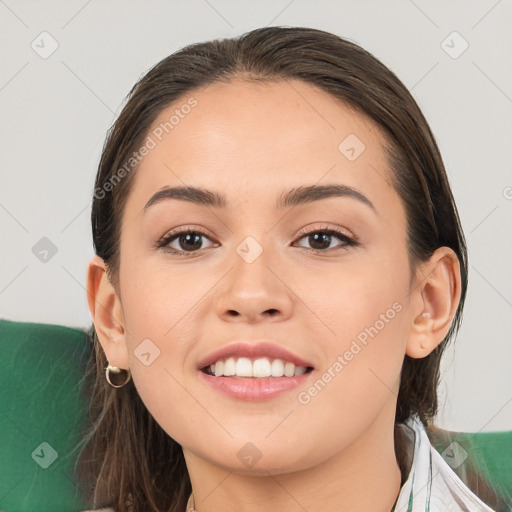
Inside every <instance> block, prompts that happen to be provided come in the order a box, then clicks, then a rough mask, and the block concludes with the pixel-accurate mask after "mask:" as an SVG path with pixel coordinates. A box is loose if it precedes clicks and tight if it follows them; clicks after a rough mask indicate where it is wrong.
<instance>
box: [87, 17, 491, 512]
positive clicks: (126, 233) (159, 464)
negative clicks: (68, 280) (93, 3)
mask: <svg viewBox="0 0 512 512" xmlns="http://www.w3.org/2000/svg"><path fill="white" fill-rule="evenodd" d="M92 226H93V238H94V245H95V250H96V256H95V257H94V258H93V259H92V260H91V262H90V265H89V269H88V285H87V292H88V299H89V308H90V311H91V315H92V318H93V321H94V329H93V330H92V331H91V341H92V343H93V344H94V351H93V354H94V360H93V361H91V367H90V379H92V380H94V387H93V389H92V390H91V392H92V397H93V400H92V407H91V416H92V419H93V420H94V424H93V429H91V432H90V435H89V436H88V438H87V439H86V442H85V450H84V453H83V456H82V460H81V474H82V476H81V478H82V479H83V481H87V482H88V483H89V486H90V487H89V488H90V491H91V492H90V495H91V499H92V501H93V502H94V506H95V507H96V506H97V507H106V506H108V507H113V508H112V509H110V510H116V511H125V510H135V511H142V510H144V511H149V510H151V511H163V510H169V511H179V512H182V511H184V510H185V509H186V510H197V511H198V512H208V511H219V510H222V511H231V510H244V511H260V510H284V511H295V510H307V511H308V512H316V511H319V510H322V511H339V510H351V511H358V510H361V511H363V510H364V511H367V510H372V511H375V512H378V511H382V512H388V511H390V510H396V511H406V510H414V511H420V510H421V511H424V510H431V511H434V510H482V511H491V510H493V508H491V505H492V506H497V505H496V504H498V505H499V503H500V501H499V497H498V496H495V495H493V494H492V492H491V493H490V494H491V495H492V496H491V497H489V498H487V503H486V502H484V500H483V499H481V497H479V496H477V494H476V493H475V492H473V490H472V489H471V488H470V487H469V486H468V482H463V481H462V480H460V478H459V477H458V476H457V474H456V472H455V471H454V470H453V469H452V468H451V467H450V466H449V465H448V464H447V463H446V462H445V461H444V460H443V458H442V457H441V456H440V454H439V453H438V452H436V451H435V450H434V449H433V448H432V447H431V445H430V442H429V437H428V436H427V432H430V431H432V429H433V428H434V427H433V426H432V421H433V418H434V416H435V414H436V411H437V392H436V388H437V382H438V377H439V364H440V358H441V354H442V352H443V350H444V348H445V346H446V344H447V343H448V342H449V340H450V339H451V338H452V337H453V336H454V334H455V332H456V330H457V328H458V326H459V324H460V320H461V314H462V308H463V304H464V298H465V294H466V287H467V261H466V246H465V241H464V235H463V233H462V230H461V226H460V222H459V217H458V214H457V209H456V206H455V204H454V200H453V196H452V193H451V190H450V186H449V183H448V179H447V176H446V173H445V169H444V166H443V162H442V159H441V156H440V154H439V150H438V147H437V145H436V142H435V140H434V137H433V135H432V133H431V131H430V129H429V126H428V124H427V122H426V120H425V118H424V117H423V115H422V113H421V112H420V110H419V108H418V106H417V104H416V103H415V101H414V99H413V98H412V97H411V95H410V94H409V92H408V91H407V89H406V88H405V87H404V85H403V84H402V83H401V82H400V81H399V80H398V79H397V78H396V76H395V75H394V74H393V73H392V72H391V71H390V70H389V69H387V68H386V67H385V66H384V65H383V64H381V63H380V62H379V61H378V60H376V59H375V58H374V57H373V56H372V55H371V54H369V53H368V52H366V51H365V50H363V49H361V48H360V47H359V46H357V45H355V44H353V43H351V42H348V41H346V40H344V39H341V38H340V37H338V36H335V35H333V34H329V33H327V32H323V31H320V30H315V29H310V28H293V27H291V28H290V27H288V28H283V27H270V28H263V29H258V30H254V31H252V32H249V33H247V34H245V35H243V36H241V37H238V38H233V39H224V40H216V41H211V42H205V43H198V44H195V45H191V46H188V47H186V48H184V49H182V50H180V51H178V52H176V53H175V54H173V55H171V56H169V57H167V58H165V59H164V60H162V61H161V62H160V63H158V64H157V65H156V66H154V67H153V68H152V69H151V70H150V71H149V72H148V73H147V74H146V75H145V76H144V77H143V78H142V79H141V80H140V81H139V82H138V83H137V84H136V85H135V87H134V88H133V89H132V91H131V93H130V95H129V99H128V102H127V104H126V106H125V107H124V109H123V111H122V112H121V114H120V116H119V118H118V119H117V121H116V122H115V124H114V126H113V127H112V129H111V131H110V133H109V135H108V138H107V141H106V144H105V147H104V149H103V154H102V157H101V162H100V165H99V170H98V174H97V178H96V184H95V192H94V200H93V209H92ZM105 370H106V373H105ZM484 488H485V486H484V483H482V481H480V486H479V489H480V491H479V494H480V496H483V494H484V492H483V490H482V489H484ZM448 507H451V508H448Z"/></svg>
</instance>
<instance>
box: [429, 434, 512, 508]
mask: <svg viewBox="0 0 512 512" xmlns="http://www.w3.org/2000/svg"><path fill="white" fill-rule="evenodd" d="M425 432H426V434H427V436H428V438H429V440H430V443H431V445H432V446H433V448H435V450H436V451H437V452H438V453H439V454H440V455H441V457H442V458H443V460H444V461H445V462H446V463H447V464H448V466H449V467H450V468H451V470H452V471H453V472H454V473H455V474H456V475H457V476H458V477H459V478H460V480H461V481H462V482H463V483H464V484H465V485H466V486H467V487H468V488H469V489H470V490H471V492H473V493H474V494H475V495H476V496H478V497H479V498H480V499H481V500H482V501H483V502H484V503H486V504H487V505H488V506H489V507H491V508H492V509H493V510H496V511H497V512H502V511H503V512H510V511H511V510H512V478H511V475H512V431H502V432H455V431H450V430H445V429H442V428H440V427H437V426H435V425H429V426H427V427H426V428H425Z"/></svg>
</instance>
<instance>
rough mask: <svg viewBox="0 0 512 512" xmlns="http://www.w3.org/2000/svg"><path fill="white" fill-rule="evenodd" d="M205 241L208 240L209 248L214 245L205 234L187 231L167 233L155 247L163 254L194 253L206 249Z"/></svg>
mask: <svg viewBox="0 0 512 512" xmlns="http://www.w3.org/2000/svg"><path fill="white" fill-rule="evenodd" d="M205 240H208V241H209V242H210V244H211V246H213V245H214V244H213V242H211V240H210V239H209V238H208V236H207V235H206V234H205V233H203V232H201V231H198V230H192V229H187V230H182V231H178V232H172V233H169V234H168V235H166V236H164V237H163V238H162V239H161V240H160V242H158V244H157V246H158V247H159V248H161V249H162V250H163V251H164V252H168V253H172V254H184V253H194V252H196V251H199V250H201V249H205V248H207V247H208V245H206V247H205Z"/></svg>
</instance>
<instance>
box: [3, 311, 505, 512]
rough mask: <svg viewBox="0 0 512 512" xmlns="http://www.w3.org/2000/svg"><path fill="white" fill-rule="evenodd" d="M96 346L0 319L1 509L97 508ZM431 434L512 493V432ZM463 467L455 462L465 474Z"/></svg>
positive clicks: (56, 329)
mask: <svg viewBox="0 0 512 512" xmlns="http://www.w3.org/2000/svg"><path fill="white" fill-rule="evenodd" d="M90 351H91V347H90V345H89V342H88V340H87V335H86V333H85V331H84V330H80V329H76V328H70V327H64V326H60V325H48V324H38V323H27V322H12V321H7V320H0V380H1V386H0V393H1V395H0V410H1V415H0V440H1V441H0V442H1V446H2V451H1V457H0V475H1V476H0V511H4V512H78V511H81V510H85V509H88V508H92V507H91V504H90V503H84V500H83V489H80V484H79V483H78V482H76V480H75V478H74V476H73V475H74V471H73V469H74V463H75V461H76V460H77V455H78V451H77V447H78V443H79V441H80V440H81V439H82V438H83V435H84V432H85V431H86V430H87V428H88V427H89V424H88V420H87V410H88V397H87V396H86V395H85V393H84V392H83V389H84V380H83V376H84V373H85V368H86V364H87V361H88V359H89V357H90ZM428 433H429V437H430V439H431V442H432V444H433V445H434V446H435V448H436V449H437V450H438V451H439V452H440V453H441V454H443V457H444V458H445V460H447V461H448V462H449V457H450V449H451V448H450V445H451V443H453V442H457V443H458V445H459V446H460V447H462V449H464V450H465V451H466V452H468V453H470V454H471V458H472V459H473V460H476V461H477V465H478V466H480V467H482V466H483V467H486V468H487V474H488V481H489V482H490V483H491V485H492V486H493V487H495V488H496V490H498V491H499V492H500V493H501V494H502V495H504V496H507V497H510V496H512V431H506V432H484V433H476V434H473V433H462V432H447V431H444V430H442V429H435V428H434V429H433V430H431V431H430V430H429V431H428ZM465 467H466V466H464V465H460V466H459V467H458V468H454V471H456V472H457V473H458V474H459V476H460V477H461V478H462V479H463V480H464V479H465V478H466V476H467V475H465V474H463V472H464V471H465ZM507 501H508V499H507ZM509 503H510V501H509ZM501 511H505V512H511V511H512V506H508V505H502V508H501V509H500V512H501Z"/></svg>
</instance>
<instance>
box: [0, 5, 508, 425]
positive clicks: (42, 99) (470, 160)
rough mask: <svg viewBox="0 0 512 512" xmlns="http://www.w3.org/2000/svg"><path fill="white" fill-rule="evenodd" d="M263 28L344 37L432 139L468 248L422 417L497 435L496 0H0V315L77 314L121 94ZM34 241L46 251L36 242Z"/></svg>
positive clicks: (503, 95)
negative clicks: (198, 53) (416, 110)
mask: <svg viewBox="0 0 512 512" xmlns="http://www.w3.org/2000/svg"><path fill="white" fill-rule="evenodd" d="M265 25H301V26H309V27H315V28H320V29H324V30H328V31H331V32H334V33H336V34H338V35H341V36H344V37H347V38H349V39H352V40H354V41H355V42H357V43H359V44H360V45H362V46H363V47H364V48H366V49H367V50H369V51H371V52H372V53H373V54H374V55H375V56H376V57H378V58H379V59H381V60H382V61H383V62H384V63H385V64H386V65H388V66H389V67H391V69H393V70H394V71H395V72H396V73H397V75H398V76H399V77H400V78H401V79H402V81H403V82H404V83H405V85H406V86H407V87H408V88H409V89H410V90H411V91H412V93H413V95H414V96H415V98H416V99H417V101H418V103H419V104H420V106H421V108H422V109H423V111H424V113H425V115H426V117H427V119H428V120H429V122H430V124H431V127H432V129H433V131H434V133H435V135H436V137H437V139H438V142H439V144H440V147H441V151H442V153H443V156H444V159H445V163H446V166H447V169H448V173H449V176H450V180H451V183H452V186H453V191H454V195H455V199H456V201H457V203H458V206H459V209H460V214H461V218H462V223H463V227H464V229H465V233H466V236H467V241H468V246H469V256H470V285H469V291H468V298H467V304H466V309H465V316H464V324H463V328H462V330H461V331H460V334H459V336H458V338H457V340H456V342H455V345H453V348H452V349H450V350H448V352H447V353H446V356H445V359H444V362H443V377H442V382H441V386H440V393H441V413H440V414H439V416H438V421H437V422H438V424H439V425H440V426H443V427H444V428H448V429H451V430H465V431H474V432H476V431H490V430H503V429H512V372H511V367H512V365H511V362H512V336H511V322H510V319H511V317H512V315H511V312H512V271H511V266H512V265H511V263H512V237H511V233H512V231H511V227H512V172H511V170H512V169H511V161H512V160H511V152H512V150H511V147H512V144H511V142H512V59H511V55H512V53H511V49H512V31H511V30H510V27H511V26H512V1H511V0H500V1H496V0H482V1H467V0H465V1H460V2H458V1H432V0H429V1H427V0H414V1H412V0H396V1H368V0H366V1H337V2H335V1H325V0H324V1H319V0H315V1H301V0H281V1H258V2H256V1H241V2H236V1H228V0H192V1H188V2H181V1H167V2H164V1H151V2H143V1H113V0H109V1H100V0H89V1H86V0H80V1H67V2H60V1H59V2H57V1H54V2H50V1H30V2H29V1H19V0H18V1H14V0H0V49H1V50H0V59H1V61H0V62H1V66H0V109H1V122H0V141H1V144H2V151H0V168H1V171H0V172H1V187H0V229H1V237H2V242H1V248H2V250H1V251H0V258H1V261H0V317H1V318H7V319H11V320H26V321H34V322H43V323H58V324H65V325H70V326H87V325H89V324H90V322H91V318H90V315H89V311H88V308H87V302H86V293H85V275H86V268H87V263H88V261H89V259H90V258H91V257H92V256H93V249H92V237H91V233H90V221H89V215H90V206H91V197H92V191H93V180H94V176H95V173H96V167H97V164H98V161H99V155H100V151H101V148H102V145H103V141H104V138H105V133H106V130H107V129H108V128H109V127H110V125H111V124H112V122H113V120H114V118H115V116H116V114H118V113H119V112H120V109H121V106H122V104H123V102H124V97H125V95H126V94H127V93H128V91H129V89H130V88H131V87H132V85H133V84H134V83H135V81H136V80H137V79H138V78H139V76H140V75H141V74H143V73H144V72H145V71H146V70H147V69H148V68H149V67H151V66H152V65H153V64H155V63H156V62H157V61H159V60H160V59H162V58H163V57H165V56H167V55H168V54H170V53H171V52H173V51H174V50H176V49H178V48H179V47H181V46H183V45H185V44H188V43H191V42H196V41H204V40H207V39H212V38H217V37H230V36H234V35H238V34H241V33H242V32H245V31H247V30H250V29H253V28H256V27H260V26H265ZM454 31H456V32H458V34H460V37H459V36H458V35H453V34H452V33H453V32H454ZM42 32H47V33H48V34H50V35H40V34H41V33H42ZM54 41H55V42H54ZM443 41H444V42H443ZM466 42H467V44H468V45H469V46H468V48H467V49H466V50H465V51H464V52H463V53H461V52H462V50H463V49H464V47H465V45H466ZM52 44H54V45H56V44H58V48H57V49H56V50H55V51H54V53H52V54H51V55H49V56H46V55H44V52H45V51H46V52H49V50H51V48H52V46H51V45H52ZM33 47H34V48H33ZM42 54H43V56H45V57H47V58H42ZM43 237H47V238H48V239H49V240H50V241H51V244H53V246H54V247H55V249H54V251H55V250H56V252H55V254H53V253H52V252H51V251H50V252H48V253H47V254H46V255H45V253H41V252H40V251H42V250H44V249H45V248H47V246H48V241H46V240H43V241H40V240H41V239H42V238H43ZM45 244H46V245H45ZM34 246H35V249H34ZM41 258H42V259H43V260H44V259H45V258H46V261H41ZM23 371H26V369H23Z"/></svg>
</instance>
